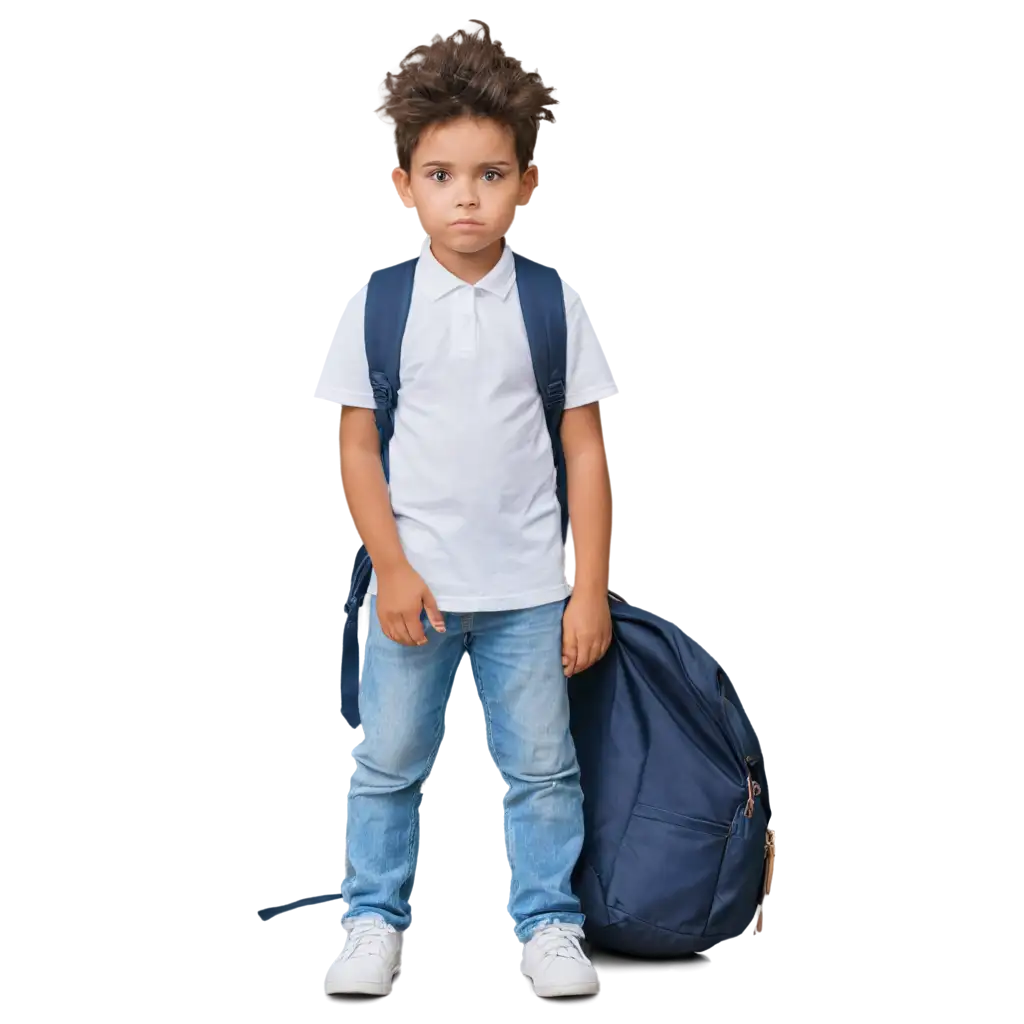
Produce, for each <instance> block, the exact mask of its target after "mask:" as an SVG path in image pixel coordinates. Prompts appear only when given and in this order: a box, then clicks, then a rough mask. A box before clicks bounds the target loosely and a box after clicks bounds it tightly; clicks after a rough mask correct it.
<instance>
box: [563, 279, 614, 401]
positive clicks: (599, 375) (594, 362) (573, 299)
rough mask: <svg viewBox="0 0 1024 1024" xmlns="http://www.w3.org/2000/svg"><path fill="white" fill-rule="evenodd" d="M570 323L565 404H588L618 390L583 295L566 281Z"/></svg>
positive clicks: (567, 329)
mask: <svg viewBox="0 0 1024 1024" xmlns="http://www.w3.org/2000/svg"><path fill="white" fill-rule="evenodd" d="M562 294H563V295H564V297H565V323H566V331H567V338H566V354H565V355H566V381H565V408H566V409H573V408H575V407H576V406H579V405H588V404H589V403H591V402H597V401H599V400H600V399H602V398H608V397H610V396H611V395H614V394H617V393H618V390H619V389H618V387H617V386H616V384H615V380H614V379H613V378H612V374H611V370H610V369H609V368H608V361H607V359H605V355H604V352H603V350H602V349H601V343H600V342H599V341H598V340H597V335H596V334H595V333H594V328H593V326H592V325H591V323H590V317H588V316H587V311H586V309H584V307H583V302H582V300H581V299H580V297H579V295H578V294H577V293H576V292H575V291H573V289H572V288H570V287H569V285H567V284H566V283H565V282H564V281H563V282H562Z"/></svg>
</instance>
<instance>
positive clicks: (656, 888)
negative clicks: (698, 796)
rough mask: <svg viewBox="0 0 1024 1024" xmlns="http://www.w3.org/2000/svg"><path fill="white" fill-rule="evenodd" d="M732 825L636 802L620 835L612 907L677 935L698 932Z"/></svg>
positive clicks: (610, 890)
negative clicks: (624, 830) (678, 933)
mask: <svg viewBox="0 0 1024 1024" xmlns="http://www.w3.org/2000/svg"><path fill="white" fill-rule="evenodd" d="M729 830H730V825H729V824H728V823H725V824H723V823H722V822H717V821H706V820H705V819H703V818H693V817H690V816H689V815H686V814H678V813H676V812H675V811H668V810H665V809H664V808H662V807H654V806H652V805H651V804H643V803H638V804H637V805H636V806H635V808H634V809H633V814H632V815H631V816H630V819H629V824H628V825H627V827H626V832H625V834H624V835H623V837H622V844H621V845H620V847H619V852H618V855H617V856H616V858H615V869H614V872H613V874H612V878H611V881H610V883H609V886H608V903H609V906H612V907H614V908H615V909H617V910H620V911H622V912H623V913H626V914H629V915H630V916H632V917H636V918H639V919H640V920H641V921H646V922H647V923H648V924H653V925H656V926H657V927H659V928H666V929H668V930H669V931H673V932H684V933H689V934H698V935H699V934H700V933H701V932H702V930H703V928H704V923H705V922H706V921H707V919H708V914H709V913H710V911H711V901H712V899H713V898H714V895H715V882H716V880H717V879H718V872H719V870H720V868H721V865H722V857H723V855H724V854H725V845H726V842H727V840H728V837H729Z"/></svg>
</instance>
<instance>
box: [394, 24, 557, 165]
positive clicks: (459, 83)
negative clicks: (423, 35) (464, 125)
mask: <svg viewBox="0 0 1024 1024" xmlns="http://www.w3.org/2000/svg"><path fill="white" fill-rule="evenodd" d="M469 20H470V21H475V22H476V23H477V24H478V25H482V26H483V35H482V36H480V35H479V34H476V33H474V34H471V35H470V34H467V33H466V32H465V31H463V30H462V29H458V30H457V31H456V32H454V33H452V35H450V36H449V37H448V38H447V39H442V38H441V37H440V36H439V35H435V36H434V38H433V39H432V40H431V41H430V43H429V45H423V46H417V47H416V48H415V49H414V50H410V51H409V53H407V54H406V55H405V57H403V58H402V62H401V65H400V67H401V70H400V71H399V72H398V74H397V75H393V74H391V72H388V74H387V77H386V78H385V80H384V87H385V90H386V99H385V101H384V103H382V104H381V105H380V106H379V107H377V110H376V111H375V113H376V112H379V111H381V110H383V111H384V112H385V113H386V114H387V115H389V116H390V117H391V118H392V120H393V121H394V123H395V146H396V148H397V149H398V164H399V166H400V167H401V168H402V170H404V171H405V172H406V174H409V173H410V172H411V167H412V153H413V150H414V149H415V148H416V143H417V142H418V141H419V138H420V135H421V133H422V132H423V130H424V129H425V128H426V127H427V126H428V125H431V124H437V123H443V122H446V121H451V120H454V119H455V118H458V117H464V116H466V115H470V116H475V117H489V118H492V119H493V120H495V121H498V122H499V123H501V124H504V125H507V126H509V127H510V128H511V129H512V131H513V134H514V136H515V148H516V159H517V161H518V163H519V173H520V174H522V173H523V171H525V170H526V168H527V167H528V166H529V164H530V161H531V160H532V159H533V149H534V146H535V145H536V143H537V129H538V128H539V127H540V122H541V120H542V119H543V120H546V121H552V122H553V121H554V120H555V116H554V114H552V112H551V111H550V110H547V109H546V108H547V107H548V106H550V105H552V104H554V103H557V102H558V100H556V99H553V98H552V96H551V93H552V91H553V90H552V89H550V88H548V87H547V86H545V85H544V83H543V82H542V81H541V78H540V75H539V74H537V72H535V71H524V70H523V66H522V64H521V63H520V62H519V61H518V60H515V59H514V58H512V57H508V56H506V54H505V51H504V50H503V49H502V46H501V43H500V42H499V41H498V40H497V39H495V40H494V41H492V40H491V34H490V29H489V28H488V27H487V25H486V23H485V22H482V21H480V20H479V19H478V18H470V19H469Z"/></svg>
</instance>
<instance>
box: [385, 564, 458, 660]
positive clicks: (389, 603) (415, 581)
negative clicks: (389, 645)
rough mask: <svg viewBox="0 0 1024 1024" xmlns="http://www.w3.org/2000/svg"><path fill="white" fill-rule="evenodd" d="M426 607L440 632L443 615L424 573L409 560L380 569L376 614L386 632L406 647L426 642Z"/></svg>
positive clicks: (417, 645)
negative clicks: (422, 574)
mask: <svg viewBox="0 0 1024 1024" xmlns="http://www.w3.org/2000/svg"><path fill="white" fill-rule="evenodd" d="M424 608H426V610H427V619H428V620H429V622H430V624H431V625H432V626H433V627H434V629H436V630H437V631H438V632H439V633H443V632H444V616H443V615H442V614H441V613H440V612H439V611H438V610H437V602H436V601H435V600H434V595H433V594H432V593H431V591H430V588H429V587H428V586H427V585H426V583H425V582H424V581H423V577H422V576H421V575H420V574H419V573H418V572H416V570H415V569H414V568H413V567H412V566H411V565H410V564H409V563H408V562H405V563H403V564H402V565H398V566H396V567H395V568H393V569H386V570H384V571H383V572H378V573H377V618H378V619H380V625H381V629H383V630H384V634H385V636H388V637H390V638H391V639H392V640H394V641H395V642H396V643H400V644H405V645H406V646H407V647H419V646H421V645H423V644H425V643H426V642H427V637H426V634H425V633H424V632H423V623H422V622H420V614H421V612H422V611H423V609H424Z"/></svg>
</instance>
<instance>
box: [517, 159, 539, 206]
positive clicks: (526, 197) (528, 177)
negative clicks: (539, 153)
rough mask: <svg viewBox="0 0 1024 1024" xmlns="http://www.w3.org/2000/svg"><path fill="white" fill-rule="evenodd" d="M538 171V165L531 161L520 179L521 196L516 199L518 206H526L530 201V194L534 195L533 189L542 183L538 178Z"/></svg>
mask: <svg viewBox="0 0 1024 1024" xmlns="http://www.w3.org/2000/svg"><path fill="white" fill-rule="evenodd" d="M537 176H538V172H537V165H536V164H533V163H531V164H530V166H529V167H527V168H526V170H525V171H523V176H522V178H520V180H519V196H518V197H517V199H516V206H525V205H526V204H527V203H528V202H529V201H530V196H531V195H533V190H534V189H535V188H536V187H537V186H538V184H540V182H539V181H538V180H537Z"/></svg>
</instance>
